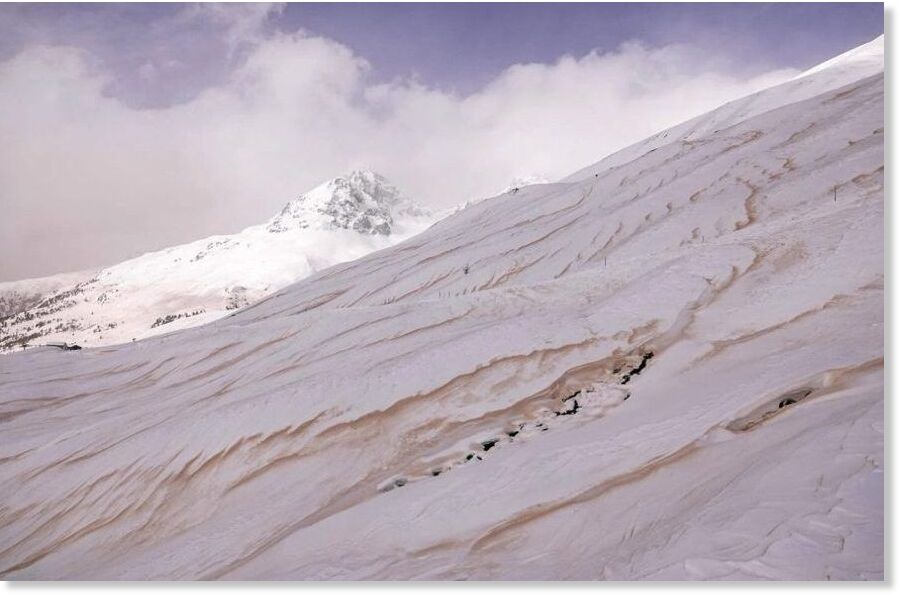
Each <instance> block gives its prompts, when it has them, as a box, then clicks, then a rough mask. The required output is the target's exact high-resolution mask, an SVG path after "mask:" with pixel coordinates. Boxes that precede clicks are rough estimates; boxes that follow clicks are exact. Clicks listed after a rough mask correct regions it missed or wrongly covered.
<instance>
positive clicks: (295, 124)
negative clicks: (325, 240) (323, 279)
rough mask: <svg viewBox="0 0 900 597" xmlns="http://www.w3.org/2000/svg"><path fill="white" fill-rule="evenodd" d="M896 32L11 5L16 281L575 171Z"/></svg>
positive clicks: (478, 13)
mask: <svg viewBox="0 0 900 597" xmlns="http://www.w3.org/2000/svg"><path fill="white" fill-rule="evenodd" d="M882 31H883V7H882V5H881V4H859V3H857V4H838V3H828V4H809V3H807V4H783V3H779V4H761V3H755V4H674V3H667V4H617V3H606V4H583V3H582V4H560V3H554V4H376V3H367V4H353V3H348V4H289V5H278V4H253V5H241V4H228V5H214V4H206V5H186V4H129V5H125V4H20V5H17V4H3V5H0V138H2V139H3V143H0V210H2V211H0V213H2V214H3V217H2V218H0V280H13V279H20V278H25V277H36V276H44V275H49V274H53V273H57V272H63V271H73V270H80V269H90V268H94V267H99V266H103V265H110V264H113V263H116V262H119V261H122V260H124V259H127V258H130V257H133V256H136V255H138V254H140V253H142V252H145V251H148V250H154V249H159V248H163V247H165V246H169V245H172V244H177V243H181V242H188V241H191V240H196V239H198V238H201V237H204V236H208V235H211V234H221V233H231V232H236V231H238V230H240V229H242V228H244V227H246V226H249V225H253V224H257V223H261V222H263V221H265V220H267V219H268V218H270V217H271V216H272V215H274V214H275V213H276V212H277V211H278V210H279V209H280V207H281V206H282V205H283V204H284V203H286V202H287V201H288V200H290V199H291V198H292V197H295V196H297V195H298V194H300V193H302V192H304V191H306V190H309V189H310V188H312V187H314V186H315V185H317V184H318V183H320V182H322V181H324V180H327V179H329V178H332V177H334V176H338V175H340V174H343V173H345V172H347V171H349V170H351V169H354V168H371V169H373V170H376V171H378V172H380V173H381V174H383V175H385V176H387V177H388V178H389V179H391V180H392V181H393V182H394V183H395V184H396V185H397V186H398V187H400V188H401V189H402V190H403V191H404V192H405V193H406V194H407V195H409V196H410V197H412V198H414V199H416V200H418V201H419V202H421V203H423V204H425V205H427V206H430V207H433V208H444V207H448V206H451V205H454V204H457V203H461V202H464V201H466V200H471V199H477V198H480V197H485V196H490V195H493V194H496V193H498V192H500V191H501V190H502V189H503V188H505V187H506V186H507V185H508V184H509V183H510V181H512V180H513V179H515V178H520V177H532V176H539V177H543V178H546V179H549V180H553V179H555V178H560V177H563V176H565V175H567V174H569V173H571V172H573V171H575V170H578V169H579V168H581V167H583V166H585V165H587V164H590V163H593V162H595V161H598V160H600V159H601V158H603V157H604V156H605V155H608V154H609V153H611V152H613V151H615V150H617V149H620V148H622V147H625V146H627V145H628V144H630V143H633V142H637V141H639V140H641V139H642V138H644V137H646V136H648V135H651V134H653V133H654V132H656V131H658V130H660V129H662V128H665V127H668V126H672V125H675V124H677V123H678V122H681V121H683V120H685V119H687V118H690V117H693V116H696V115H698V114H701V113H703V112H705V111H708V110H710V109H713V108H715V107H716V106H718V105H720V104H722V103H724V102H726V101H728V100H731V99H735V98H737V97H741V96H743V95H746V94H748V93H752V92H754V91H757V90H759V89H762V88H765V87H768V86H771V85H774V84H777V83H779V82H781V81H784V80H786V79H789V78H791V77H793V76H796V75H797V74H798V73H799V72H801V71H802V70H804V69H806V68H808V67H810V66H813V65H815V64H817V63H819V62H822V61H824V60H826V59H828V58H831V57H833V56H835V55H837V54H839V53H841V52H844V51H846V50H848V49H850V48H853V47H855V46H857V45H860V44H862V43H865V42H867V41H870V40H871V39H873V38H874V37H876V36H878V35H880V34H881V33H882Z"/></svg>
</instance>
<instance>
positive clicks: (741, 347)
mask: <svg viewBox="0 0 900 597" xmlns="http://www.w3.org/2000/svg"><path fill="white" fill-rule="evenodd" d="M861 57H862V58H861ZM882 64H883V60H882V40H881V39H879V40H876V41H875V42H872V43H871V44H869V45H867V46H865V47H864V48H862V49H861V50H859V51H856V52H855V53H851V54H849V55H847V56H844V57H843V58H841V59H838V60H836V61H833V62H831V63H830V64H828V65H826V66H825V67H824V68H821V69H818V70H816V71H815V72H811V73H809V74H807V75H806V76H805V77H802V78H799V79H797V80H794V81H790V82H788V83H786V84H784V85H781V86H779V87H776V88H773V89H770V90H767V91H764V92H762V93H760V94H757V95H755V96H752V97H750V98H746V99H744V100H740V101H738V102H734V103H731V104H728V105H726V106H723V107H722V108H720V109H719V110H716V111H714V112H712V113H710V114H708V115H705V116H703V117H700V118H699V119H695V120H693V121H691V122H689V123H685V124H684V125H681V126H679V127H675V128H674V129H671V130H669V131H664V132H662V133H660V134H659V135H656V136H654V137H653V138H651V139H648V140H647V141H645V142H643V143H641V144H638V145H636V146H633V147H631V148H628V149H626V150H624V151H623V152H620V153H618V154H615V155H612V156H610V157H608V158H606V159H604V160H603V161H601V162H599V163H597V164H595V165H593V166H590V167H588V168H586V169H584V170H581V171H579V172H578V173H576V174H575V175H573V176H571V177H569V178H567V179H565V180H564V181H562V182H558V183H554V184H540V185H533V186H528V187H523V188H520V189H519V190H518V191H516V192H514V193H512V192H511V193H508V194H505V195H501V196H498V197H496V198H493V199H489V200H486V201H483V202H480V203H477V204H475V205H472V206H470V207H468V208H466V209H464V210H462V211H460V212H458V213H456V214H455V215H452V216H450V217H448V218H447V219H445V220H442V221H441V222H439V223H437V224H435V225H434V226H432V227H431V228H429V229H428V230H427V231H425V232H423V233H421V234H419V235H418V236H415V237H414V238H411V239H409V240H407V241H405V242H403V243H401V244H399V245H397V246H394V247H392V248H389V249H385V250H381V251H378V252H375V253H372V254H370V255H368V256H366V257H364V258H362V259H359V260H357V261H354V262H351V263H345V264H342V265H338V266H335V267H331V268H329V269H326V270H323V271H320V272H318V273H317V274H315V275H313V276H312V277H310V278H308V279H306V280H304V281H302V282H300V283H298V284H295V285H293V286H290V287H287V288H285V289H282V290H281V291H279V292H277V293H276V294H275V295H273V296H271V297H269V298H266V299H264V300H262V301H261V302H259V303H258V304H256V305H253V306H251V307H249V308H247V309H245V310H242V311H240V312H238V313H236V314H234V315H232V316H230V317H226V318H224V319H221V320H219V321H216V322H213V323H211V324H208V325H205V326H201V327H197V328H192V329H189V330H183V331H180V332H177V333H174V334H168V335H164V336H158V337H155V338H150V339H147V340H144V341H140V342H137V343H134V344H126V345H122V346H115V347H105V348H96V349H88V350H83V351H80V352H78V353H65V352H60V351H53V350H50V349H38V350H34V351H27V352H24V353H17V354H13V355H9V356H6V357H3V358H0V384H2V385H0V437H2V438H3V440H2V453H0V480H2V483H0V504H2V509H0V521H2V522H0V570H2V571H3V572H2V574H3V576H4V577H6V578H12V579H54V578H65V579H83V578H90V579H101V578H102V579H115V578H118V579H125V578H127V579H147V578H154V579H163V578H165V579H879V578H882V577H883V487H884V485H883V483H884V480H883V472H884V455H883V433H884V420H883V406H884V399H883V355H884V350H883V344H884V343H883V323H884V319H883V309H884V290H883V283H884V270H883V263H884V243H883V241H884V237H883V226H884V220H883V210H884V196H883V177H884V150H883V143H884V138H883V130H884V129H883V127H884V106H883V98H884V89H883V74H882V68H883V67H882Z"/></svg>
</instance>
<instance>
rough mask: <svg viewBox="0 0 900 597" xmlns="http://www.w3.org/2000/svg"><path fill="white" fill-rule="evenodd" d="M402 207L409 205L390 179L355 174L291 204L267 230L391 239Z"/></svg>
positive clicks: (364, 173)
mask: <svg viewBox="0 0 900 597" xmlns="http://www.w3.org/2000/svg"><path fill="white" fill-rule="evenodd" d="M401 203H404V204H408V203H409V202H408V201H407V200H405V199H404V198H403V197H402V195H401V194H400V191H398V190H397V187H395V186H394V185H393V184H391V183H390V182H389V181H388V180H387V179H386V178H384V177H383V176H381V175H380V174H377V173H375V172H372V171H370V170H354V171H352V172H350V173H349V174H347V175H345V176H338V177H337V178H333V179H331V180H329V181H327V182H324V183H322V184H321V185H319V186H317V187H316V188H314V189H313V190H311V191H308V192H306V193H304V194H303V195H300V196H299V197H297V198H296V199H293V200H291V201H290V202H288V204H287V205H285V206H284V209H282V210H281V213H279V214H278V215H277V216H275V217H274V218H273V219H272V220H271V221H270V222H269V224H268V225H267V230H268V231H269V232H285V231H287V230H291V229H303V228H319V229H334V228H343V229H345V230H355V231H356V232H359V233H360V234H381V235H388V234H391V232H392V226H393V224H394V217H393V210H394V208H395V207H397V206H398V205H399V204H401Z"/></svg>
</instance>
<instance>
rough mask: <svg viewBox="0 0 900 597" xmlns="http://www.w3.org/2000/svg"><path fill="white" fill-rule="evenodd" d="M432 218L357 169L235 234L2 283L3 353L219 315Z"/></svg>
mask: <svg viewBox="0 0 900 597" xmlns="http://www.w3.org/2000/svg"><path fill="white" fill-rule="evenodd" d="M433 221H434V217H433V216H432V215H431V214H430V213H429V212H428V211H427V210H425V209H422V208H420V207H418V206H416V205H415V204H414V203H412V202H411V201H409V200H408V199H405V198H404V197H403V196H402V195H401V194H400V192H399V191H398V190H397V189H396V187H394V186H393V185H391V184H390V183H389V182H388V181H387V180H385V179H384V178H383V177H381V176H379V175H377V174H375V173H372V172H368V171H357V172H352V173H351V174H349V175H348V176H345V177H340V178H335V179H334V180H331V181H328V182H326V183H324V184H322V185H321V186H319V187H317V188H315V189H313V190H312V191H310V192H308V193H306V194H304V195H301V196H300V197H298V198H296V199H294V200H292V201H291V202H289V203H288V204H287V205H286V206H285V207H284V209H283V210H282V211H281V213H279V214H278V215H277V216H275V217H274V218H272V219H271V220H270V221H269V222H267V223H265V224H262V225H258V226H251V227H250V228H247V229H245V230H243V231H241V232H239V233H237V234H231V235H224V236H213V237H210V238H205V239H202V240H198V241H195V242H192V243H188V244H185V245H179V246H176V247H171V248H168V249H163V250H161V251H157V252H153V253H147V254H145V255H142V256H140V257H137V258H135V259H131V260H128V261H125V262H123V263H120V264H118V265H115V266H112V267H108V268H106V269H103V270H101V271H99V272H94V273H89V274H82V275H78V274H64V275H62V276H54V277H50V278H42V279H39V280H25V281H22V282H13V283H7V284H0V307H2V306H3V305H4V304H5V302H8V303H9V309H7V311H8V313H5V314H4V313H0V351H3V350H7V351H8V350H12V349H15V348H18V347H19V345H21V344H22V343H25V342H28V343H32V344H42V343H46V342H52V341H57V342H60V341H62V342H70V343H77V344H80V345H82V346H102V345H108V344H117V343H121V342H128V341H131V340H132V339H136V338H144V337H147V336H152V335H156V334H159V333H161V332H167V331H170V330H175V329H180V328H185V327H191V326H194V325H198V324H200V323H204V322H208V321H211V320H214V319H218V318H219V317H222V316H223V315H225V314H226V313H228V312H229V311H231V310H234V309H239V308H241V307H244V306H246V305H248V304H250V303H252V302H254V301H256V300H259V299H260V298H262V297H263V296H265V295H267V294H269V293H271V292H273V291H275V290H277V289H279V288H282V287H284V286H287V285H288V284H292V283H293V282H296V281H298V280H301V279H303V278H305V277H306V276H308V275H310V274H311V273H313V272H316V271H318V270H320V269H324V268H326V267H329V266H331V265H334V264H335V263H340V262H342V261H349V260H352V259H356V258H358V257H361V256H363V255H365V254H366V253H370V252H372V251H375V250H378V249H382V248H385V247H388V246H390V245H392V244H395V243H397V242H399V241H400V240H403V239H405V238H408V237H409V236H412V235H413V234H415V233H417V232H419V231H421V230H423V229H424V228H426V227H427V226H428V225H430V224H431V223H432V222H433ZM7 298H8V299H9V300H8V301H6V299H7ZM26 299H27V300H26Z"/></svg>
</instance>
